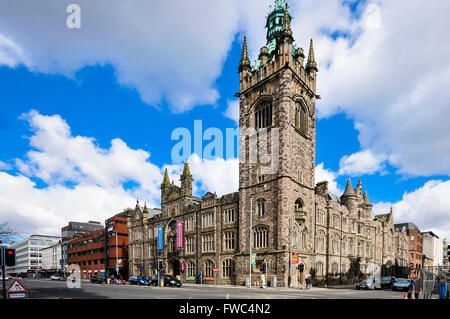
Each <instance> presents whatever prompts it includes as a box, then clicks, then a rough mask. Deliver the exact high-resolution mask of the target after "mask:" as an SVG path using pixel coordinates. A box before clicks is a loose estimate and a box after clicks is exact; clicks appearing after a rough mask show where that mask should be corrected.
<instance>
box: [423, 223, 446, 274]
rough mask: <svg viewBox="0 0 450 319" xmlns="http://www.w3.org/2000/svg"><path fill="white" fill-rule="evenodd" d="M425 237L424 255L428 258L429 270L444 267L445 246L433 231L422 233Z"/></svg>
mask: <svg viewBox="0 0 450 319" xmlns="http://www.w3.org/2000/svg"><path fill="white" fill-rule="evenodd" d="M422 235H423V254H424V255H425V256H426V259H427V265H426V266H428V267H429V268H430V267H433V268H437V267H442V266H443V257H444V253H443V252H444V249H443V246H444V244H443V243H442V241H441V240H440V239H439V236H437V235H436V234H435V233H433V232H432V231H427V232H422Z"/></svg>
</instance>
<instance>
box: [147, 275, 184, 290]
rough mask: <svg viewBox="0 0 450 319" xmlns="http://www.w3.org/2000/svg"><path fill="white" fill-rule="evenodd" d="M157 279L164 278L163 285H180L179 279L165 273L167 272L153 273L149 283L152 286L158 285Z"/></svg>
mask: <svg viewBox="0 0 450 319" xmlns="http://www.w3.org/2000/svg"><path fill="white" fill-rule="evenodd" d="M158 280H160V281H161V280H164V287H167V286H169V287H174V286H176V287H181V280H179V279H177V278H175V277H174V276H172V275H167V274H162V275H159V277H158V275H154V276H153V278H152V280H151V285H152V286H159V282H158Z"/></svg>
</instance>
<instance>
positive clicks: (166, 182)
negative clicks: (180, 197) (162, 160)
mask: <svg viewBox="0 0 450 319" xmlns="http://www.w3.org/2000/svg"><path fill="white" fill-rule="evenodd" d="M169 188H170V180H169V174H168V173H167V168H166V170H165V172H164V178H163V182H162V183H161V203H163V202H164V198H165V197H166V194H167V191H168V190H169Z"/></svg>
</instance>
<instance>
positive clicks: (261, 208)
mask: <svg viewBox="0 0 450 319" xmlns="http://www.w3.org/2000/svg"><path fill="white" fill-rule="evenodd" d="M256 205H257V210H256V211H257V214H258V217H262V216H264V215H265V214H266V201H265V200H264V199H260V200H258V201H257V204H256Z"/></svg>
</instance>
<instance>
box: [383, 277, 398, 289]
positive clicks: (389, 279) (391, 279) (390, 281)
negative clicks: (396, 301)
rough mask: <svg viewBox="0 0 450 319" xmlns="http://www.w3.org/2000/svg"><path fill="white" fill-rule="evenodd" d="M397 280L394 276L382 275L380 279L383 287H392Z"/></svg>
mask: <svg viewBox="0 0 450 319" xmlns="http://www.w3.org/2000/svg"><path fill="white" fill-rule="evenodd" d="M395 281H396V279H395V277H394V276H386V277H382V278H381V280H380V284H381V289H385V288H388V289H392V285H393V284H394V282H395Z"/></svg>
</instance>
